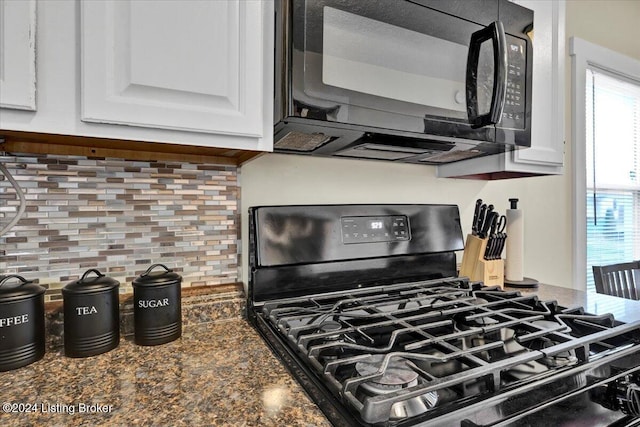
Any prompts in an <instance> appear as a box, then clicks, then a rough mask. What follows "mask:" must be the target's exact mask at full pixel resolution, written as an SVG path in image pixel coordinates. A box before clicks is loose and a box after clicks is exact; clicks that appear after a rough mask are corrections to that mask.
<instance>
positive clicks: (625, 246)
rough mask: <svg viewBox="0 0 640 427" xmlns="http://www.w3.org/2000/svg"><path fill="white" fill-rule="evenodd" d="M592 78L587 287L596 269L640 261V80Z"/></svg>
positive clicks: (592, 72) (590, 71)
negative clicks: (593, 270) (608, 265)
mask: <svg viewBox="0 0 640 427" xmlns="http://www.w3.org/2000/svg"><path fill="white" fill-rule="evenodd" d="M586 73H587V76H586V108H585V115H586V181H587V182H586V190H587V191H586V198H587V200H586V207H587V209H586V216H587V218H586V222H587V230H586V231H587V289H588V290H594V283H593V273H592V270H591V267H592V266H593V265H606V264H615V263H619V262H629V261H633V260H637V259H640V82H637V81H633V80H630V79H627V78H625V77H623V76H618V75H614V74H612V73H608V72H605V71H602V70H599V69H597V68H593V67H591V68H587V71H586Z"/></svg>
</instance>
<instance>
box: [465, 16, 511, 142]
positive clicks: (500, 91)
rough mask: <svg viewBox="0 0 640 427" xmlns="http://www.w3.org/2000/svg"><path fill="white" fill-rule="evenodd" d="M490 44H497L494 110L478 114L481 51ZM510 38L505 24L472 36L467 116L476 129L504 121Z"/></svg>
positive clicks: (494, 25)
mask: <svg viewBox="0 0 640 427" xmlns="http://www.w3.org/2000/svg"><path fill="white" fill-rule="evenodd" d="M487 40H492V42H493V93H492V96H491V109H490V110H489V112H488V113H487V114H482V115H479V114H478V60H479V58H480V47H481V46H482V44H483V43H484V42H486V41H487ZM507 67H508V63H507V38H506V36H505V33H504V26H503V25H502V22H500V21H495V22H493V23H491V24H490V25H489V26H487V27H485V28H483V29H482V30H480V31H476V32H475V33H473V34H471V41H470V42H469V55H468V56H467V76H466V91H467V114H468V116H469V123H470V124H471V127H472V128H473V129H477V128H481V127H484V126H487V125H494V124H496V123H498V122H499V121H500V119H501V117H502V110H503V109H504V102H505V97H506V93H507Z"/></svg>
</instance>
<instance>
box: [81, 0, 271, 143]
mask: <svg viewBox="0 0 640 427" xmlns="http://www.w3.org/2000/svg"><path fill="white" fill-rule="evenodd" d="M262 3H263V2H261V1H254V0H249V1H247V0H229V1H213V2H211V1H206V2H205V1H192V0H188V1H144V2H142V1H132V0H117V1H95V2H93V1H92V2H82V3H81V73H82V76H81V80H82V87H81V119H82V121H84V122H95V123H113V124H123V125H131V126H141V127H152V128H160V129H163V128H164V129H173V130H182V131H191V132H203V133H215V134H229V135H239V136H249V137H262V136H263V135H262V134H263V104H264V102H263V86H262V84H263V83H262V82H263V80H262V72H263V63H262V61H263V43H264V41H263V37H264V36H265V35H267V34H265V31H263V18H262V13H263V10H262V7H263V5H262Z"/></svg>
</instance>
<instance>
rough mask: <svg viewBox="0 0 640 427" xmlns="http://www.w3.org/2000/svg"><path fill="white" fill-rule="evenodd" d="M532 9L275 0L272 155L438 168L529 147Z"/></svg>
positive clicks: (494, 0)
mask: <svg viewBox="0 0 640 427" xmlns="http://www.w3.org/2000/svg"><path fill="white" fill-rule="evenodd" d="M532 43H533V12H532V11H531V10H529V9H526V8H524V7H522V6H519V5H517V4H514V3H511V2H510V1H507V0H447V1H444V0H376V1H368V0H276V49H275V54H276V70H275V80H276V81H275V109H274V112H275V119H274V126H275V127H274V141H275V142H274V151H275V152H280V153H296V154H310V155H321V156H339V157H345V158H364V159H377V160H388V161H397V162H409V163H418V164H442V163H450V162H454V161H458V160H463V159H468V158H473V157H479V156H484V155H488V154H494V153H499V152H504V151H508V150H512V149H514V148H518V147H529V146H530V145H531V85H532V81H531V74H532V61H533V54H532V52H533V46H532Z"/></svg>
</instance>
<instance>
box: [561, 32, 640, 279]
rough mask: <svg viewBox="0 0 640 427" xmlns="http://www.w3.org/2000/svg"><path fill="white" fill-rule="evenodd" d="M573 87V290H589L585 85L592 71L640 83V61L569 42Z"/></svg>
mask: <svg viewBox="0 0 640 427" xmlns="http://www.w3.org/2000/svg"><path fill="white" fill-rule="evenodd" d="M569 55H571V68H572V79H571V80H572V82H573V83H572V86H571V99H572V101H573V104H572V105H573V108H572V109H571V134H572V135H573V138H572V139H573V146H572V150H571V152H572V162H573V176H572V188H573V212H572V213H573V219H574V221H573V230H572V231H573V233H572V235H573V239H572V240H573V242H572V243H573V260H572V261H573V262H572V264H573V286H574V288H575V287H577V288H579V289H584V288H585V287H586V281H587V275H586V271H587V221H586V209H587V206H586V197H585V194H586V191H587V187H586V150H585V147H586V123H585V108H586V100H585V85H586V75H587V69H588V68H590V67H595V68H599V69H601V70H604V71H608V72H610V73H612V74H614V75H619V76H623V77H626V78H628V79H631V80H635V81H640V61H638V60H637V59H634V58H631V57H628V56H625V55H622V54H620V53H618V52H615V51H613V50H610V49H607V48H604V47H602V46H598V45H596V44H593V43H590V42H588V41H586V40H583V39H579V38H577V37H571V38H570V39H569Z"/></svg>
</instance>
